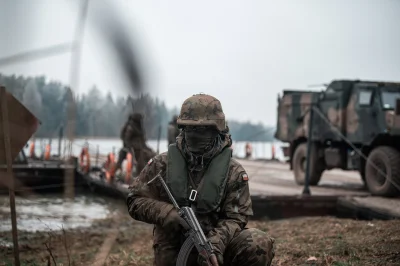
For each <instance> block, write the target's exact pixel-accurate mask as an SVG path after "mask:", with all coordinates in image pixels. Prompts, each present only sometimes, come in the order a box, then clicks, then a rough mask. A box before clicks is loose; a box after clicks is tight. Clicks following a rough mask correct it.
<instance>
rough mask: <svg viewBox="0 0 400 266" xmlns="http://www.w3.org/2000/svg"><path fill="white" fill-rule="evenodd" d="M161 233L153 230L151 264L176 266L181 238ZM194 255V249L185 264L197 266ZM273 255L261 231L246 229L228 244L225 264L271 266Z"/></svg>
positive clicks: (272, 242)
mask: <svg viewBox="0 0 400 266" xmlns="http://www.w3.org/2000/svg"><path fill="white" fill-rule="evenodd" d="M160 231H161V230H160ZM160 231H159V230H158V228H157V229H156V230H155V235H154V245H153V249H154V264H153V265H155V266H175V264H176V259H177V256H178V253H179V249H180V246H181V244H182V239H180V238H179V237H176V236H177V235H176V233H172V232H170V233H167V232H160ZM197 254H198V253H197V251H195V248H194V249H193V252H192V254H191V255H190V257H189V260H188V264H187V265H190V266H195V265H197V256H198V255H197ZM274 255H275V252H274V239H273V238H270V237H269V236H268V235H267V234H266V233H265V232H263V231H261V230H258V229H256V228H249V229H244V230H243V231H241V232H240V233H238V234H236V235H235V236H234V238H233V239H232V241H231V242H230V243H229V244H228V246H227V247H226V250H225V254H224V265H231V266H242V265H246V266H270V265H271V263H272V259H273V258H274Z"/></svg>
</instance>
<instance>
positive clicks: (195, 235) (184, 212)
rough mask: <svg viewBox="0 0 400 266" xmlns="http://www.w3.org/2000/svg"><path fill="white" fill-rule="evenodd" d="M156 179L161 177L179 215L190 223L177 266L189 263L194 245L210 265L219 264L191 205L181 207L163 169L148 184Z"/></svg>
mask: <svg viewBox="0 0 400 266" xmlns="http://www.w3.org/2000/svg"><path fill="white" fill-rule="evenodd" d="M156 179H160V181H161V184H162V186H163V187H164V189H165V190H166V192H167V194H168V197H169V198H170V200H171V202H172V204H173V205H174V207H175V208H176V210H177V211H178V214H179V216H180V217H182V219H183V220H185V222H186V223H187V225H188V230H187V231H186V232H185V236H186V240H185V242H184V243H183V245H182V247H181V249H180V251H179V254H178V259H177V261H176V266H186V265H187V260H188V258H189V255H190V252H191V251H192V249H193V247H196V249H197V251H198V252H199V254H200V255H201V256H202V257H203V258H205V259H208V261H207V263H208V265H209V266H218V261H217V257H216V256H215V254H214V248H213V246H212V244H211V243H210V241H209V240H208V239H207V238H206V236H205V235H204V232H203V230H202V229H201V227H200V223H199V221H198V220H197V218H196V215H195V214H194V211H193V209H192V208H191V207H179V205H178V203H177V202H176V201H175V198H174V196H172V194H171V191H170V190H169V188H168V186H167V184H166V183H165V181H164V179H163V178H162V177H161V171H160V172H159V173H158V174H157V175H156V176H155V177H154V178H153V179H152V180H150V181H149V182H147V184H150V183H152V182H153V181H154V180H156Z"/></svg>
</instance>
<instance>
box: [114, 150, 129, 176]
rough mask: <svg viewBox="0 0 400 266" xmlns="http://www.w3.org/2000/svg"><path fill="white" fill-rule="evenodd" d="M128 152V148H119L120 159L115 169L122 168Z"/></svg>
mask: <svg viewBox="0 0 400 266" xmlns="http://www.w3.org/2000/svg"><path fill="white" fill-rule="evenodd" d="M126 154H127V150H126V148H122V149H120V150H119V154H118V161H117V165H116V168H115V171H117V170H118V169H120V168H121V166H122V162H123V161H124V160H125V158H126Z"/></svg>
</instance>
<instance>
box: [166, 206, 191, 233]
mask: <svg viewBox="0 0 400 266" xmlns="http://www.w3.org/2000/svg"><path fill="white" fill-rule="evenodd" d="M180 226H182V227H184V228H187V227H188V225H187V223H186V222H185V220H183V218H181V217H180V216H179V214H178V212H177V210H176V209H172V210H171V211H170V212H169V213H168V214H167V216H166V217H165V220H164V222H163V225H162V227H163V228H166V229H171V230H176V231H178V230H179V229H181V228H180Z"/></svg>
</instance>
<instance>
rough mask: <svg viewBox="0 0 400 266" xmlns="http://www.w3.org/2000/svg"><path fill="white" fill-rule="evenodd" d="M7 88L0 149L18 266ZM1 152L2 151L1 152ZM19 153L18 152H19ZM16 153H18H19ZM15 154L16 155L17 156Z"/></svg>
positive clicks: (0, 96) (3, 93)
mask: <svg viewBox="0 0 400 266" xmlns="http://www.w3.org/2000/svg"><path fill="white" fill-rule="evenodd" d="M5 96H6V89H5V88H4V87H0V100H1V103H0V105H1V117H0V119H1V124H2V129H3V130H2V133H3V140H4V142H3V143H4V148H3V149H1V148H0V150H3V151H4V154H2V155H3V156H4V159H5V161H6V163H7V180H8V182H9V187H8V191H9V195H10V210H11V227H12V236H13V249H14V262H15V265H16V266H19V265H20V261H19V246H18V231H17V213H16V211H15V192H14V177H13V173H12V162H13V158H12V153H11V143H10V126H9V121H8V120H9V118H8V117H9V116H8V107H7V98H6V97H5ZM0 154H1V153H0ZM17 154H18V153H17ZM17 154H16V155H17ZM16 155H15V156H16Z"/></svg>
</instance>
